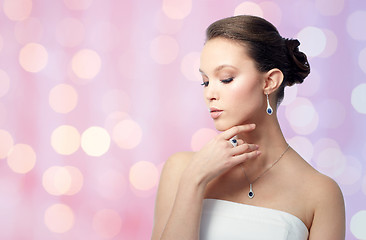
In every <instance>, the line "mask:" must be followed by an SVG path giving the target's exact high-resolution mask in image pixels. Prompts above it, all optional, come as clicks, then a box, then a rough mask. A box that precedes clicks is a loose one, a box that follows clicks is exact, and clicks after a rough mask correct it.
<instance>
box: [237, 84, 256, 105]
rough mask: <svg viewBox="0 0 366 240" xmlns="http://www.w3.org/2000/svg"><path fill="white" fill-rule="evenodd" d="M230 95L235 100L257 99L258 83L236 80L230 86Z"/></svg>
mask: <svg viewBox="0 0 366 240" xmlns="http://www.w3.org/2000/svg"><path fill="white" fill-rule="evenodd" d="M230 94H231V97H232V98H233V100H235V101H237V102H241V103H243V102H251V101H252V100H258V97H259V95H260V89H259V86H258V84H248V83H245V82H238V83H235V84H233V85H232V86H231V91H230Z"/></svg>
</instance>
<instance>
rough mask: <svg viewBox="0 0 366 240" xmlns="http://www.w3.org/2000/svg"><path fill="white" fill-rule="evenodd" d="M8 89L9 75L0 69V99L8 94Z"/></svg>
mask: <svg viewBox="0 0 366 240" xmlns="http://www.w3.org/2000/svg"><path fill="white" fill-rule="evenodd" d="M9 88H10V79H9V75H8V74H7V73H6V72H5V71H4V70H2V69H0V98H1V97H3V96H4V95H5V94H7V93H8V91H9Z"/></svg>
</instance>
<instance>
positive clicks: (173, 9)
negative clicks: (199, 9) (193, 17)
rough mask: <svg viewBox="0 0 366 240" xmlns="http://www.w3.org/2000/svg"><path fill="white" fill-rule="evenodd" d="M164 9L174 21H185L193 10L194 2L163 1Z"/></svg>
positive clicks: (187, 0)
mask: <svg viewBox="0 0 366 240" xmlns="http://www.w3.org/2000/svg"><path fill="white" fill-rule="evenodd" d="M162 9H163V11H164V13H165V14H166V15H167V16H168V17H169V18H172V19H184V18H185V17H187V16H188V15H189V13H190V12H191V10H192V0H163V5H162Z"/></svg>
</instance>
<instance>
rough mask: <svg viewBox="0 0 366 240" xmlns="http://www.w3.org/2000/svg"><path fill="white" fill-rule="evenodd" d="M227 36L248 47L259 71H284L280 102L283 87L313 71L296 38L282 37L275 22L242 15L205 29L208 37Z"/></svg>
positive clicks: (222, 20)
mask: <svg viewBox="0 0 366 240" xmlns="http://www.w3.org/2000/svg"><path fill="white" fill-rule="evenodd" d="M217 37H221V38H226V39H230V40H233V41H236V42H238V43H240V44H241V45H243V46H245V47H246V48H247V53H248V55H249V57H251V58H252V59H253V60H254V61H255V63H256V66H257V69H258V70H259V71H260V72H267V71H269V70H271V69H273V68H278V69H279V70H280V71H281V72H282V73H283V75H284V79H283V82H282V84H281V86H280V87H279V89H278V91H277V104H280V103H281V101H282V99H283V97H284V88H285V87H286V86H292V85H294V84H295V83H302V82H303V81H304V79H305V78H306V77H307V76H308V75H309V73H310V65H309V62H308V60H307V57H306V55H305V54H304V53H303V52H300V51H299V45H300V42H299V41H298V40H297V39H288V38H283V37H281V35H280V34H279V32H278V30H277V29H276V27H275V26H273V25H272V24H271V23H270V22H268V21H266V20H265V19H263V18H260V17H255V16H249V15H240V16H234V17H229V18H224V19H221V20H218V21H216V22H214V23H212V24H211V25H210V26H209V27H208V28H207V30H206V41H208V40H210V39H213V38H217Z"/></svg>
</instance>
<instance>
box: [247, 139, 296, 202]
mask: <svg viewBox="0 0 366 240" xmlns="http://www.w3.org/2000/svg"><path fill="white" fill-rule="evenodd" d="M289 148H290V145H287V148H286V149H285V151H283V153H282V154H281V156H280V157H279V158H278V159H277V160H276V161H274V162H273V163H272V165H271V166H270V167H269V168H267V169H266V170H265V171H264V172H263V173H262V174H260V175H259V176H258V177H257V178H256V179H254V181H253V182H250V181H249V179H248V177H247V175H246V174H245V169H244V166H243V165H242V167H243V171H244V176H245V178H246V179H247V181H248V183H249V193H248V197H249V198H250V199H252V198H253V197H254V192H253V184H254V183H255V182H256V181H257V180H258V179H259V178H260V177H262V176H263V175H264V174H265V173H266V172H268V171H269V170H270V169H271V168H272V167H273V166H274V165H276V163H278V161H280V159H281V158H282V157H283V155H285V153H286V152H287V150H289Z"/></svg>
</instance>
